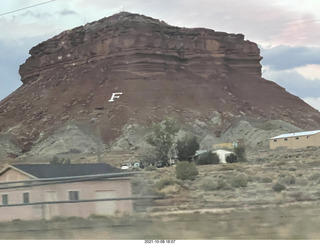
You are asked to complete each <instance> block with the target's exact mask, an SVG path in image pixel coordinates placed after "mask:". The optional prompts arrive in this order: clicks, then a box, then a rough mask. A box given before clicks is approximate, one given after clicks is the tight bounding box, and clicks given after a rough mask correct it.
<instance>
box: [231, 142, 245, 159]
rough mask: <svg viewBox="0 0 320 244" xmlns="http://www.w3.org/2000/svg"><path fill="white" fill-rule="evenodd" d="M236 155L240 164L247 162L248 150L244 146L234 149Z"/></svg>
mask: <svg viewBox="0 0 320 244" xmlns="http://www.w3.org/2000/svg"><path fill="white" fill-rule="evenodd" d="M233 151H234V153H235V154H236V156H237V159H238V161H240V162H246V161H247V158H246V148H245V147H244V146H238V147H235V148H234V150H233Z"/></svg>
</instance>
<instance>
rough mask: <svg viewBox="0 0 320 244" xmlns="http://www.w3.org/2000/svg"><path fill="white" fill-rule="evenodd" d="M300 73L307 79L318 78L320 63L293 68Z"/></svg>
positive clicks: (319, 75)
mask: <svg viewBox="0 0 320 244" xmlns="http://www.w3.org/2000/svg"><path fill="white" fill-rule="evenodd" d="M295 70H296V71H297V72H298V73H299V74H300V75H302V76H303V77H305V78H306V79H309V80H320V65H319V64H307V65H305V66H302V67H298V68H296V69H295Z"/></svg>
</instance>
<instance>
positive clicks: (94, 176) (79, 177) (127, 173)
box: [0, 167, 140, 185]
mask: <svg viewBox="0 0 320 244" xmlns="http://www.w3.org/2000/svg"><path fill="white" fill-rule="evenodd" d="M7 168H8V167H7ZM22 172H23V171H22ZM0 173H1V172H0ZM139 173H140V172H119V173H109V174H96V175H81V176H67V177H53V178H34V179H31V180H23V181H6V182H0V185H5V184H18V183H32V182H46V181H65V180H77V179H79V180H81V179H82V180H92V179H95V178H97V179H99V178H117V177H123V176H130V175H135V174H139ZM123 179H124V178H123ZM66 183H68V182H66Z"/></svg>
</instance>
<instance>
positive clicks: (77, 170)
mask: <svg viewBox="0 0 320 244" xmlns="http://www.w3.org/2000/svg"><path fill="white" fill-rule="evenodd" d="M12 167H13V168H17V169H18V170H20V171H23V172H25V173H27V174H29V175H32V176H34V177H36V178H55V177H71V176H86V175H98V174H109V173H118V172H121V170H119V169H117V168H115V167H113V166H111V165H109V164H105V163H93V164H16V165H12Z"/></svg>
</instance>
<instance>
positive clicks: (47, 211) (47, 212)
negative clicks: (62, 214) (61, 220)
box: [44, 191, 59, 219]
mask: <svg viewBox="0 0 320 244" xmlns="http://www.w3.org/2000/svg"><path fill="white" fill-rule="evenodd" d="M44 201H45V202H55V201H58V197H57V192H55V191H46V192H45V193H44ZM55 216H59V210H58V204H45V206H44V217H45V219H51V218H52V217H55Z"/></svg>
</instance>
